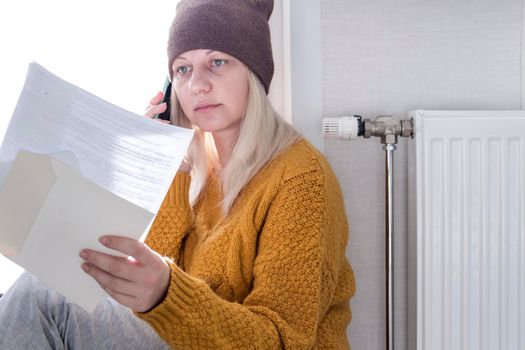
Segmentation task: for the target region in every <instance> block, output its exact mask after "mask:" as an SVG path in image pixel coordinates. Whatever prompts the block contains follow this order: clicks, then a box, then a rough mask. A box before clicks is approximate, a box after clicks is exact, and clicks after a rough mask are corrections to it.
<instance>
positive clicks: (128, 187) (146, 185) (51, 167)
mask: <svg viewBox="0 0 525 350" xmlns="http://www.w3.org/2000/svg"><path fill="white" fill-rule="evenodd" d="M192 137H193V131H191V130H188V129H183V128H179V127H175V126H173V125H168V124H164V123H160V122H158V121H155V120H151V119H149V118H145V117H144V116H140V115H137V114H134V113H131V112H129V111H126V110H124V109H122V108H120V107H118V106H115V105H113V104H111V103H109V102H107V101H104V100H102V99H100V98H99V97H97V96H95V95H93V94H91V93H89V92H87V91H85V90H83V89H81V88H79V87H77V86H75V85H73V84H71V83H69V82H67V81H65V80H62V79H60V78H59V77H57V76H55V75H53V74H52V73H50V72H49V71H47V70H46V69H45V68H43V67H42V66H40V65H38V64H37V63H32V64H30V65H29V69H28V73H27V78H26V82H25V85H24V87H23V89H22V92H21V95H20V98H19V100H18V103H17V106H16V108H15V111H14V113H13V116H12V117H11V121H10V123H9V127H8V129H7V132H6V135H5V137H4V140H3V143H2V146H1V148H0V253H2V254H3V255H5V256H6V257H8V258H9V259H11V260H13V261H14V262H16V263H17V264H18V265H20V266H22V267H23V268H25V269H26V270H28V271H29V272H31V273H33V274H35V275H36V276H37V277H38V278H39V279H40V280H41V281H42V282H44V283H45V284H46V285H47V286H48V287H50V288H53V289H55V290H56V291H58V292H59V293H61V294H63V295H65V296H66V297H67V298H68V299H69V300H70V301H72V302H75V303H77V304H78V305H80V306H82V307H83V308H85V309H86V310H88V311H92V310H93V309H94V307H95V306H96V305H97V303H98V302H99V301H100V300H101V299H102V298H104V297H105V296H106V294H105V292H104V291H103V290H102V288H100V287H99V286H98V284H97V283H96V282H95V280H94V279H92V278H91V277H90V276H88V275H87V274H85V273H84V272H83V271H82V269H81V268H80V265H81V263H82V259H81V258H80V257H79V256H78V254H79V252H80V250H81V249H83V248H91V249H96V250H100V251H105V252H110V253H111V254H117V252H115V251H111V250H109V249H107V248H105V247H104V246H102V245H101V244H100V243H98V238H99V237H100V236H102V235H104V234H119V235H124V236H127V237H131V238H135V239H143V238H144V235H145V234H147V232H148V230H149V226H150V225H151V223H152V221H153V218H154V217H155V215H156V213H157V211H158V210H159V208H160V205H161V204H162V201H163V199H164V196H165V194H166V193H167V191H168V189H169V186H170V184H171V182H172V180H173V178H174V176H175V174H176V172H177V169H178V168H179V166H180V163H181V162H182V160H183V158H184V156H185V154H186V150H187V148H188V146H189V143H190V142H191V139H192Z"/></svg>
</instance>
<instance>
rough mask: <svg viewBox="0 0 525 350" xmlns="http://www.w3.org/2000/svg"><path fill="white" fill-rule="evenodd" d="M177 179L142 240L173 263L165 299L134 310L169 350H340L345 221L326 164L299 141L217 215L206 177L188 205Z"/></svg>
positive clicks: (351, 283) (347, 286) (216, 189)
mask: <svg viewBox="0 0 525 350" xmlns="http://www.w3.org/2000/svg"><path fill="white" fill-rule="evenodd" d="M189 184H190V176H189V175H188V174H184V173H178V174H177V175H176V177H175V179H174V181H173V183H172V185H171V188H170V190H169V192H168V194H167V196H166V198H165V200H164V203H163V205H162V207H161V209H160V211H159V213H158V215H157V217H156V219H155V222H154V224H153V225H152V228H151V231H150V233H149V235H148V237H147V240H146V243H147V244H148V245H149V246H150V247H151V248H153V249H154V250H156V251H157V252H159V253H160V254H163V255H166V256H168V257H170V258H172V259H173V263H172V264H171V270H172V272H171V281H170V285H169V289H168V293H167V296H166V298H165V299H164V300H163V301H162V302H161V303H160V304H159V305H158V306H156V307H155V308H154V309H152V310H150V311H148V312H146V313H142V314H138V316H139V317H141V318H142V319H144V320H146V321H147V322H148V323H149V324H150V325H151V326H152V327H153V328H154V329H155V330H156V331H157V332H158V333H159V334H160V335H161V336H162V338H163V339H165V340H166V341H167V342H168V343H169V344H170V345H171V346H172V347H173V348H174V349H280V348H283V349H347V348H349V345H348V341H347V339H346V327H347V325H348V323H349V322H350V319H351V313H350V308H349V299H350V298H351V297H352V296H353V294H354V292H355V280H354V275H353V272H352V269H351V267H350V265H349V263H348V261H347V260H346V258H345V246H346V243H347V237H348V225H347V220H346V215H345V210H344V205H343V198H342V194H341V191H340V188H339V184H338V182H337V180H336V178H335V176H334V174H333V173H332V171H331V169H330V166H329V165H328V163H327V162H326V160H325V159H324V158H323V156H322V155H321V154H319V153H318V152H317V151H316V150H315V149H314V148H313V147H312V146H311V145H310V144H308V143H307V142H306V141H300V142H298V143H296V144H295V145H293V146H292V147H290V149H288V150H287V151H285V152H283V153H282V154H281V155H279V156H278V157H276V158H275V159H274V160H273V161H271V162H270V163H269V164H268V165H267V166H266V167H265V168H264V169H263V170H261V171H260V172H259V173H258V174H257V175H256V176H255V177H254V178H253V179H252V180H251V181H250V183H249V184H248V185H247V187H246V188H245V189H244V190H243V191H242V193H241V194H240V196H239V197H238V199H237V201H236V202H235V203H234V206H233V207H232V209H231V211H230V213H229V214H228V216H227V217H226V218H224V217H223V215H222V214H221V210H220V200H221V191H220V186H219V184H218V181H217V179H215V178H214V177H210V179H209V182H208V185H207V187H206V190H205V192H204V194H203V196H201V198H200V200H199V202H198V203H196V204H195V205H194V207H193V208H191V207H190V204H189V201H188V190H189Z"/></svg>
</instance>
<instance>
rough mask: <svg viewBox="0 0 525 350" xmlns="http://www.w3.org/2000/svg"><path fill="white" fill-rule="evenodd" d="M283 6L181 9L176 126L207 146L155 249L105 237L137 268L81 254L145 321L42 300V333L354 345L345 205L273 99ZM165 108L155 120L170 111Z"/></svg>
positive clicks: (190, 161)
mask: <svg viewBox="0 0 525 350" xmlns="http://www.w3.org/2000/svg"><path fill="white" fill-rule="evenodd" d="M272 9H273V1H256V0H249V1H247V0H183V1H181V2H180V3H179V6H178V9H177V16H176V18H175V20H174V22H173V24H172V26H171V28H170V35H169V42H168V58H169V72H170V77H171V80H172V84H173V94H172V101H171V105H172V106H173V107H172V110H171V120H172V123H173V124H176V125H180V126H184V127H192V128H194V129H195V132H196V134H195V138H194V141H193V142H192V145H191V147H190V150H189V151H188V155H187V157H186V160H185V161H184V162H183V164H182V165H181V168H180V170H179V172H178V173H177V175H176V176H175V178H174V180H173V183H172V185H171V188H170V189H169V192H168V194H167V195H166V198H165V200H164V202H163V205H162V207H161V209H160V211H159V213H158V215H157V217H156V219H155V221H154V223H153V225H152V227H151V230H150V233H149V235H148V238H147V240H146V242H145V243H146V244H142V243H140V242H138V241H135V240H132V239H129V238H125V237H121V236H114V235H113V236H104V237H102V238H101V242H102V243H103V244H104V245H106V246H107V247H109V248H112V249H115V250H118V251H120V252H122V253H124V254H126V255H129V256H132V257H133V259H130V258H128V259H126V258H121V257H116V256H111V255H107V254H104V253H101V252H97V251H93V250H88V249H85V250H83V251H82V252H81V253H80V256H81V257H82V258H83V259H84V260H85V263H83V264H82V269H83V270H84V271H85V272H86V273H88V274H89V275H91V276H92V277H93V278H95V280H96V281H97V282H98V283H99V284H100V285H101V286H102V288H104V289H105V290H106V291H107V292H108V294H109V295H110V296H111V297H112V298H113V299H115V300H116V301H118V302H119V303H120V304H122V305H124V306H127V307H129V308H130V309H132V310H133V311H134V314H131V313H127V312H126V309H125V308H122V307H120V306H118V305H113V304H110V303H106V304H104V305H103V306H101V307H99V308H97V311H95V314H94V315H92V316H90V315H85V314H84V313H83V312H82V311H81V310H79V309H78V308H76V307H75V306H74V305H69V304H67V305H68V306H67V307H64V305H65V304H66V303H65V302H64V301H63V300H62V301H60V302H58V303H57V304H58V305H59V307H58V308H59V309H60V310H59V311H55V312H54V313H53V312H50V311H49V309H50V307H49V300H43V301H42V300H40V301H38V302H37V303H36V304H37V305H36V306H32V308H33V309H31V310H29V312H41V313H43V314H44V315H46V317H45V318H46V322H43V323H44V326H41V325H38V326H35V325H34V324H31V327H37V328H39V329H42V330H43V332H44V333H46V332H47V333H52V336H47V337H48V338H52V339H53V342H54V344H55V345H56V344H58V343H60V341H61V340H62V341H63V342H68V343H69V344H71V345H72V346H77V347H82V348H85V347H89V346H92V347H93V348H96V346H95V345H93V344H90V342H89V339H86V337H85V336H84V337H83V335H82V333H83V332H87V334H90V335H92V336H95V337H97V338H99V337H100V338H102V339H103V341H108V342H109V341H111V340H110V339H109V338H114V337H115V334H118V335H119V337H122V339H120V338H119V339H118V341H116V342H114V343H117V344H118V345H113V343H112V345H111V347H112V348H114V346H120V347H122V348H141V346H143V347H144V348H156V347H158V348H164V347H166V346H169V347H173V348H175V349H247V348H259V349H274V348H286V349H311V348H323V349H324V348H338V349H339V348H348V347H349V346H348V342H347V339H346V333H345V332H346V327H347V325H348V323H349V321H350V310H349V305H348V302H349V299H350V298H351V296H352V295H353V294H354V291H355V282H354V276H353V273H352V270H351V268H350V265H349V264H348V262H347V260H346V258H345V246H346V242H347V235H348V232H347V231H348V227H347V222H346V217H345V211H344V206H343V201H342V195H341V192H340V189H339V185H338V183H337V180H336V178H335V176H334V174H333V173H332V171H331V169H330V167H329V165H328V163H327V162H326V160H325V159H324V158H323V157H322V155H321V154H320V153H319V152H317V151H316V150H315V149H314V148H313V147H312V146H311V145H310V144H309V143H308V142H307V141H305V140H303V139H302V138H301V137H300V135H298V134H297V133H296V132H295V131H294V130H293V129H292V128H291V127H290V126H288V125H287V124H286V123H285V122H283V121H282V120H281V119H280V118H279V117H278V116H277V115H276V113H275V112H274V110H273V109H272V107H271V105H270V104H269V102H268V99H267V97H266V93H267V92H268V88H269V85H270V81H271V78H272V75H273V60H272V53H271V46H270V34H269V28H268V23H267V20H268V18H269V17H270V14H271V12H272ZM161 99H162V94H159V95H157V96H156V97H155V98H154V99H153V100H152V101H151V106H150V107H149V108H148V110H147V113H146V115H147V116H149V117H153V116H154V115H155V114H157V113H160V112H163V111H164V110H165V109H166V106H165V105H164V104H159V102H160V101H161ZM24 278H25V279H29V277H24ZM36 283H37V282H34V281H26V282H23V281H22V282H21V283H17V284H18V286H16V285H15V287H16V288H14V289H18V290H27V289H28V288H27V285H32V286H34V285H35V284H36ZM23 284H25V285H26V286H25V287H24V288H22V287H23V286H22V285H23ZM21 293H22V294H23V293H24V292H21ZM42 293H43V294H44V295H48V294H47V293H48V292H45V293H44V292H42ZM13 295H14V293H12V296H9V295H6V298H7V299H9V298H11V299H15V298H14V296H13ZM47 298H48V299H52V300H53V302H56V301H55V300H56V299H57V298H58V297H57V296H53V297H49V296H47ZM42 305H44V306H42ZM45 305H47V306H45ZM0 308H1V303H0ZM42 309H44V311H41V310H42ZM35 310H38V311H35ZM3 313H4V312H0V320H3V319H4V318H3V316H2V314H3ZM57 314H58V315H59V316H60V317H59V316H57ZM107 315H109V316H107ZM115 315H116V316H115ZM114 317H117V318H116V319H117V323H122V322H125V323H126V326H124V327H121V328H123V329H120V330H119V325H118V324H117V325H115V321H113V320H112V318H114ZM49 319H53V320H54V321H50V320H49ZM56 319H60V320H61V321H59V322H57V321H55V320H56ZM71 319H73V320H74V321H71ZM100 319H103V321H100ZM144 321H145V322H144ZM37 323H38V322H37ZM54 323H57V324H58V325H55V324H54ZM2 324H3V323H2ZM40 324H42V322H40ZM108 325H111V327H114V329H108V328H111V327H109V326H108ZM128 327H129V328H130V329H131V331H130V330H129V329H128ZM56 329H58V331H56ZM75 329H77V330H76V331H75ZM68 330H71V333H72V334H74V336H71V335H70V334H69V333H68ZM152 330H153V331H152ZM71 337H72V338H74V339H73V340H69V339H70V338H71ZM134 337H135V338H138V339H134ZM41 338H42V337H41ZM57 338H59V339H58V340H57ZM77 338H78V339H77ZM139 342H140V343H139ZM99 344H102V346H105V347H106V348H109V347H110V346H109V345H108V343H105V342H100V341H99ZM145 344H149V345H145ZM97 346H100V345H97Z"/></svg>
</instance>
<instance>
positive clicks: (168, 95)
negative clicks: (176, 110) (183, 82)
mask: <svg viewBox="0 0 525 350" xmlns="http://www.w3.org/2000/svg"><path fill="white" fill-rule="evenodd" d="M170 98H171V82H169V83H168V84H167V85H166V88H165V89H164V98H163V99H162V102H165V103H166V106H167V107H168V108H166V110H165V111H164V112H162V113H159V114H157V117H156V118H157V119H162V120H167V121H169V120H170V107H171V106H170Z"/></svg>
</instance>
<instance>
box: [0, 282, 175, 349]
mask: <svg viewBox="0 0 525 350" xmlns="http://www.w3.org/2000/svg"><path fill="white" fill-rule="evenodd" d="M0 349H6V350H17V349H24V350H25V349H31V350H40V349H46V350H47V349H53V350H58V349H97V350H102V349H126V350H127V349H148V350H149V349H169V347H168V346H167V345H166V343H165V342H164V341H163V340H162V339H161V338H160V337H159V336H158V335H157V333H155V332H154V331H153V329H152V328H151V327H150V326H149V325H148V324H147V323H146V322H144V321H142V320H141V319H139V318H137V317H136V316H135V315H133V313H132V312H131V311H130V310H129V309H128V308H125V307H124V306H122V305H120V304H118V303H117V302H115V301H113V300H111V299H106V300H105V301H104V302H102V303H100V304H99V305H98V306H97V308H96V309H95V310H94V311H93V313H91V314H90V313H88V312H86V311H85V310H84V309H82V308H80V307H78V306H77V305H75V304H72V303H68V302H66V301H65V299H64V297H63V296H61V295H59V294H57V293H56V292H54V291H52V290H50V289H48V288H46V287H45V286H44V285H43V284H42V283H41V282H40V281H39V280H38V279H37V278H36V277H34V276H33V275H31V274H29V273H27V272H25V273H23V274H22V275H21V276H20V278H19V279H18V280H17V281H16V282H15V284H14V285H13V286H12V287H11V288H10V289H9V290H8V291H7V293H6V294H5V295H4V296H2V297H1V298H0Z"/></svg>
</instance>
